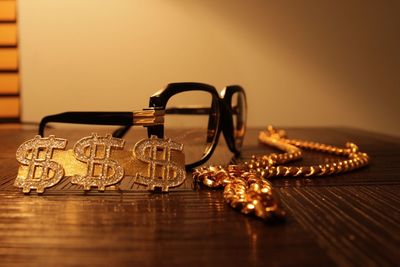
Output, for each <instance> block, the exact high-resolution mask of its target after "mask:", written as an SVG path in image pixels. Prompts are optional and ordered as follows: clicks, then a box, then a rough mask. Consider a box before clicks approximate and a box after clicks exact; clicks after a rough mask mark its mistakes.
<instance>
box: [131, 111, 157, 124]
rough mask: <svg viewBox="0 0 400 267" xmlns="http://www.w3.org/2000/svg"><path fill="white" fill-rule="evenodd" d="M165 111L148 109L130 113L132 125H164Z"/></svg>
mask: <svg viewBox="0 0 400 267" xmlns="http://www.w3.org/2000/svg"><path fill="white" fill-rule="evenodd" d="M164 116H165V110H163V109H154V108H148V109H143V110H137V111H133V112H132V117H133V125H142V126H154V125H162V124H164Z"/></svg>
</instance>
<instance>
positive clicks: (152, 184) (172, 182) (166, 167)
mask: <svg viewBox="0 0 400 267" xmlns="http://www.w3.org/2000/svg"><path fill="white" fill-rule="evenodd" d="M171 150H177V151H183V144H180V143H177V142H174V141H172V140H171V139H165V140H163V139H158V138H157V137H156V136H154V135H153V136H151V137H150V139H143V140H141V141H139V142H138V143H136V145H135V147H134V149H133V151H134V153H135V156H136V158H137V159H139V160H141V161H143V162H146V163H149V166H148V173H147V176H144V175H140V174H137V175H136V182H137V183H139V184H143V185H147V186H148V189H149V190H154V189H155V188H161V190H162V191H163V192H168V189H169V187H176V186H178V185H180V184H182V183H183V182H184V181H185V178H186V172H185V169H184V168H183V167H182V166H179V165H178V164H176V163H175V162H174V161H171ZM146 152H147V153H146ZM157 166H161V173H160V172H157ZM158 173H159V174H161V175H160V176H159V175H158Z"/></svg>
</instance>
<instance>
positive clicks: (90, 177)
mask: <svg viewBox="0 0 400 267" xmlns="http://www.w3.org/2000/svg"><path fill="white" fill-rule="evenodd" d="M124 144H125V141H124V140H122V139H119V138H114V137H112V136H111V135H106V136H105V137H103V136H98V135H97V134H95V133H92V135H91V136H88V137H84V138H82V139H81V140H79V141H78V142H76V144H75V146H74V155H75V158H76V159H77V160H79V161H82V162H86V163H87V171H86V175H85V176H79V175H75V176H73V177H72V179H71V182H72V183H73V184H79V185H82V186H83V188H84V190H90V188H91V187H92V186H97V189H98V190H99V191H104V190H105V187H106V186H108V185H113V184H116V183H118V182H119V181H120V180H121V179H122V177H123V176H124V169H123V167H122V166H120V165H119V164H118V162H116V161H115V160H112V159H110V155H111V148H117V149H122V148H123V147H124Z"/></svg>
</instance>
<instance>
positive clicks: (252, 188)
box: [193, 126, 369, 221]
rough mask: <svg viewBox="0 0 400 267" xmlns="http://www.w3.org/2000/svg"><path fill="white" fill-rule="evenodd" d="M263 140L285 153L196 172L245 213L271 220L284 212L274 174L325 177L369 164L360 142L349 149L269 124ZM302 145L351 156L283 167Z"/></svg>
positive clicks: (197, 177) (197, 179) (201, 180)
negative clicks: (293, 136)
mask: <svg viewBox="0 0 400 267" xmlns="http://www.w3.org/2000/svg"><path fill="white" fill-rule="evenodd" d="M258 139H259V141H260V142H261V143H263V144H265V145H269V146H272V147H275V148H278V149H280V150H283V151H285V153H283V154H276V153H273V154H269V155H264V156H261V157H256V156H252V159H251V160H250V162H244V163H243V164H240V165H230V166H228V167H221V166H219V167H215V166H214V167H213V166H211V167H202V168H198V169H196V170H195V171H194V172H193V178H194V180H195V182H196V183H198V184H202V185H204V186H207V187H210V188H224V198H225V201H226V202H227V203H229V204H230V205H231V206H232V207H233V208H236V209H239V210H240V211H241V212H242V213H245V214H254V215H256V216H257V217H260V218H262V219H265V220H267V221H276V220H282V219H283V218H284V216H285V213H284V211H282V210H281V209H280V207H279V201H278V198H277V197H276V195H275V193H274V190H273V189H272V185H271V183H269V182H268V181H267V179H272V178H274V177H280V176H284V177H298V176H306V177H309V176H323V175H332V174H337V173H341V172H348V171H351V170H354V169H358V168H361V167H363V166H366V165H367V164H368V162H369V157H368V155H367V154H366V153H362V152H359V151H358V147H357V145H355V144H353V143H346V148H338V147H334V146H330V145H325V144H320V143H315V142H309V141H302V140H295V139H287V138H286V133H285V132H284V131H282V130H280V131H278V130H276V129H274V128H273V127H272V126H269V127H268V129H267V131H264V132H260V134H259V136H258ZM300 148H303V149H309V150H315V151H319V152H325V153H329V154H335V155H338V156H345V157H347V158H348V159H346V160H338V161H336V162H332V163H326V164H320V165H315V166H303V167H296V166H283V165H282V164H285V163H288V162H290V161H292V160H297V159H301V158H302V152H301V150H300Z"/></svg>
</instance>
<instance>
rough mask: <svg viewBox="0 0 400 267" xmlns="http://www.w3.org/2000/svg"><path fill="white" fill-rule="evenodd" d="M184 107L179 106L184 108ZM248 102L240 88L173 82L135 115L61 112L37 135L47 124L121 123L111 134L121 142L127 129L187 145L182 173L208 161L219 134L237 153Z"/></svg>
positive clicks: (239, 149)
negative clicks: (139, 129) (136, 128)
mask: <svg viewBox="0 0 400 267" xmlns="http://www.w3.org/2000/svg"><path fill="white" fill-rule="evenodd" d="M182 104H183V105H182ZM246 118H247V102H246V94H245V92H244V90H243V88H242V87H240V86H238V85H231V86H227V87H225V88H224V89H223V90H222V91H221V94H220V95H219V94H218V92H217V90H216V89H215V88H214V87H213V86H211V85H207V84H203V83H171V84H168V86H167V87H166V88H165V89H163V90H161V91H158V92H157V93H155V94H154V95H152V96H151V97H150V102H149V108H146V109H143V110H141V111H133V112H64V113H60V114H55V115H50V116H46V117H44V118H43V119H42V120H41V122H40V125H39V135H41V136H43V135H44V130H45V128H46V125H47V124H48V123H53V122H58V123H75V124H92V125H119V126H122V127H120V128H118V129H117V130H116V131H114V133H113V136H114V137H119V138H122V137H124V136H125V135H126V133H127V132H128V131H129V130H130V128H131V126H137V125H141V126H144V127H146V128H147V134H148V136H149V137H150V136H151V135H156V136H157V137H159V138H163V137H164V136H165V137H168V138H172V139H174V140H176V141H179V142H181V143H183V144H184V146H185V155H186V162H187V163H188V164H186V169H187V170H190V169H192V168H194V167H197V166H199V165H201V164H204V163H205V162H206V161H207V160H209V159H210V157H211V155H212V153H213V152H214V150H215V148H216V146H217V144H218V140H219V136H220V134H221V132H222V133H223V135H224V137H225V141H226V144H227V146H228V148H229V150H230V151H231V152H232V153H234V155H235V156H239V155H240V151H241V148H242V144H243V139H244V135H245V132H246Z"/></svg>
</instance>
